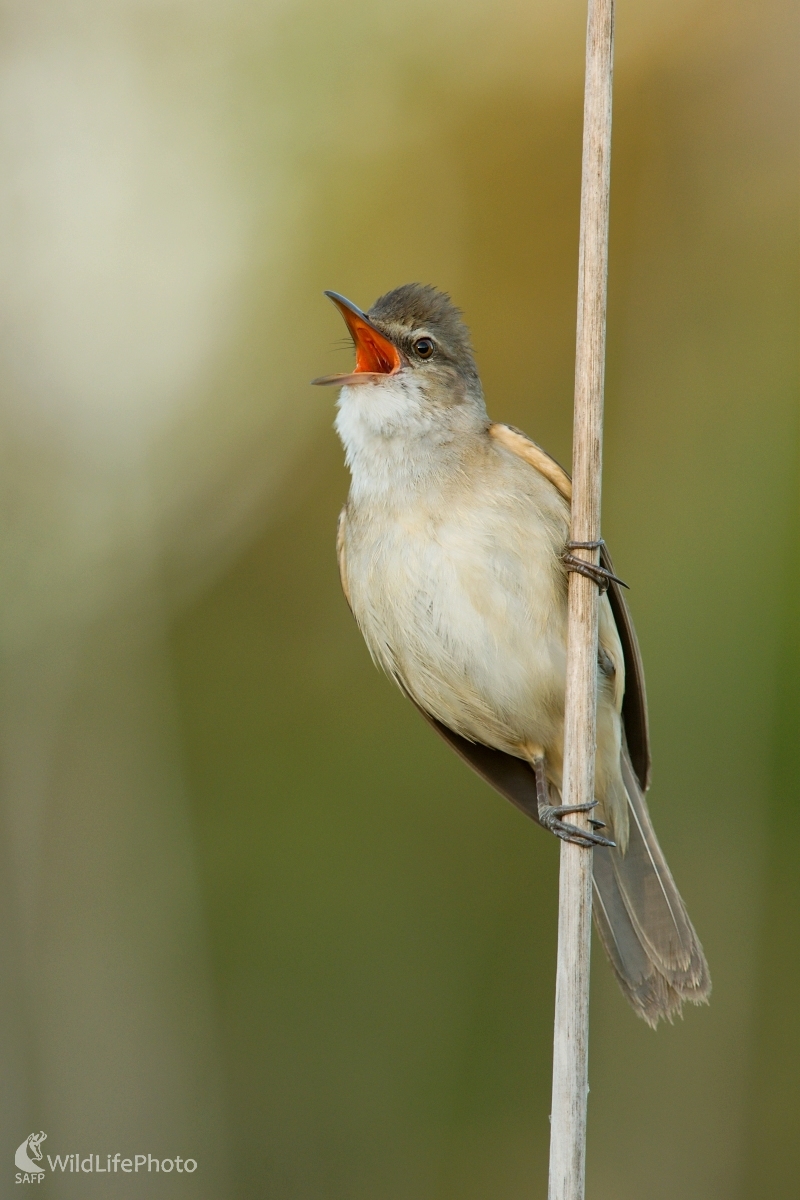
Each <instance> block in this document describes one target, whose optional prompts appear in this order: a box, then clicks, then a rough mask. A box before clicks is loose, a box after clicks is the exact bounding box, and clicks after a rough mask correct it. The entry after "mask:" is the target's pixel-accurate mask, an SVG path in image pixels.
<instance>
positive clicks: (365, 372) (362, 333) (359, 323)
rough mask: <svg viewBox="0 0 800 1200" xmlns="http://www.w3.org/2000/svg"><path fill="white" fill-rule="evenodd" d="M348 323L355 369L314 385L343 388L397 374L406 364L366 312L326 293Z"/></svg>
mask: <svg viewBox="0 0 800 1200" xmlns="http://www.w3.org/2000/svg"><path fill="white" fill-rule="evenodd" d="M325 295H326V296H329V297H330V299H331V300H332V301H333V303H334V304H335V305H336V307H337V308H338V309H339V312H340V313H341V314H342V316H343V317H344V320H345V324H346V325H347V328H348V329H349V330H350V335H351V337H352V339H353V344H354V346H355V348H356V366H355V370H354V371H352V372H351V373H350V374H346V375H322V376H321V377H320V378H319V379H312V381H311V382H312V383H318V384H323V385H325V384H333V385H334V386H336V387H342V386H343V385H344V384H346V383H368V382H370V381H371V380H375V379H377V378H379V377H380V376H382V375H394V374H395V372H396V371H399V370H400V367H401V366H402V365H403V360H402V359H401V357H400V351H399V350H398V349H397V347H396V346H394V345H393V344H392V343H391V342H390V341H389V339H388V338H387V337H384V335H383V334H382V333H381V332H380V330H378V329H376V328H375V326H374V325H373V324H372V322H371V321H370V319H369V317H368V316H367V315H366V313H363V312H362V311H361V309H360V308H356V306H355V304H351V303H350V301H349V300H345V298H344V296H340V295H339V293H338V292H326V293H325Z"/></svg>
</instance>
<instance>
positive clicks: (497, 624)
mask: <svg viewBox="0 0 800 1200" xmlns="http://www.w3.org/2000/svg"><path fill="white" fill-rule="evenodd" d="M348 578H349V583H350V590H351V601H352V604H353V609H354V612H355V615H356V618H357V620H358V622H359V625H360V626H361V629H362V632H363V634H364V638H365V640H366V642H367V644H368V646H369V648H370V651H371V653H372V655H373V657H374V658H375V659H376V661H377V662H378V663H379V664H380V665H381V666H382V667H383V668H384V669H385V670H386V671H387V673H388V674H390V675H392V676H394V677H395V678H396V679H397V681H398V682H399V683H400V684H401V686H402V687H403V688H404V689H405V690H406V691H407V692H408V693H409V694H410V695H411V697H412V698H413V699H414V700H415V701H416V702H417V703H418V704H419V705H420V706H421V707H422V708H424V709H425V710H426V711H427V712H429V713H431V714H432V715H433V716H435V717H436V718H437V719H438V720H440V721H442V722H443V723H444V724H445V725H447V726H448V727H449V728H451V729H454V730H455V731H456V732H458V733H461V734H463V735H464V736H466V737H468V738H471V739H473V740H475V741H480V742H484V743H485V744H487V745H491V746H495V747H497V748H498V749H503V750H507V751H509V752H511V753H519V751H520V747H521V746H522V745H525V744H529V745H530V744H538V745H542V746H547V745H549V744H552V742H553V740H554V739H558V740H560V730H561V722H562V720H563V704H564V678H565V643H566V638H565V630H566V604H565V589H564V583H563V575H562V574H561V572H560V569H559V567H558V561H557V556H556V551H555V546H554V545H553V543H552V541H551V540H550V539H549V538H548V537H547V534H546V532H542V531H541V530H538V529H537V530H532V531H531V534H530V537H523V538H520V536H519V531H518V530H517V531H514V534H513V536H512V537H510V538H509V536H508V532H507V526H506V525H504V524H501V525H500V526H499V527H495V526H494V525H493V523H492V522H481V521H474V520H473V521H472V522H470V523H465V522H456V521H454V522H452V523H451V524H447V523H442V522H437V524H436V525H435V526H431V524H426V523H424V522H422V523H421V527H420V526H415V525H414V524H413V523H412V522H409V521H406V522H396V523H393V524H392V525H390V526H389V527H387V528H384V529H382V530H381V533H380V536H378V537H376V538H374V539H370V540H369V544H365V545H363V546H362V547H361V548H360V549H359V550H358V551H357V560H356V561H353V562H352V565H351V560H350V553H349V552H348Z"/></svg>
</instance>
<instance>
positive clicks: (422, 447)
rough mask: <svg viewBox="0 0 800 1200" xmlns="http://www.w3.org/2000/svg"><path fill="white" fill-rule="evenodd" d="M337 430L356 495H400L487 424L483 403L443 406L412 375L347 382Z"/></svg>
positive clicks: (435, 472)
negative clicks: (370, 381)
mask: <svg viewBox="0 0 800 1200" xmlns="http://www.w3.org/2000/svg"><path fill="white" fill-rule="evenodd" d="M338 408H339V412H338V414H337V416H336V432H337V433H338V435H339V437H340V439H341V441H342V445H343V446H344V450H345V461H346V463H347V466H348V467H349V469H350V474H351V476H352V485H351V494H352V496H353V498H354V499H355V500H367V499H372V500H377V499H380V498H382V499H383V500H384V501H385V500H387V499H394V498H395V497H396V498H397V499H398V500H399V501H402V497H403V495H404V494H405V493H407V492H408V491H409V490H413V491H418V490H419V489H420V487H425V486H426V485H429V484H430V483H432V482H433V481H434V479H435V478H436V477H437V476H440V475H441V472H442V470H443V469H446V464H447V461H448V460H450V459H455V458H457V457H458V456H459V454H460V449H461V446H463V441H464V438H465V436H468V435H469V434H472V433H475V432H477V431H478V430H479V429H480V428H482V427H483V426H485V423H486V415H485V410H484V411H483V413H481V411H480V410H481V408H482V406H478V405H476V404H474V403H470V402H465V403H461V404H454V405H452V406H449V405H445V406H439V405H436V404H435V403H433V402H432V401H431V400H430V398H429V397H428V396H427V395H426V393H425V390H424V388H423V386H422V383H421V381H420V380H417V379H414V378H413V376H411V377H409V376H404V377H397V376H394V377H393V376H387V378H386V380H385V381H380V382H375V383H359V384H356V385H355V386H352V385H350V386H346V387H343V388H342V390H341V393H340V395H339V400H338Z"/></svg>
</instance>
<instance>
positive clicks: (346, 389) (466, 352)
mask: <svg viewBox="0 0 800 1200" xmlns="http://www.w3.org/2000/svg"><path fill="white" fill-rule="evenodd" d="M325 295H326V296H328V297H330V299H331V300H332V301H333V302H334V304H335V305H336V306H337V308H338V309H339V311H340V313H341V314H342V316H343V317H344V320H345V323H346V325H347V328H348V330H349V331H350V335H351V337H352V339H353V344H354V346H355V352H356V363H355V368H354V369H353V370H352V371H351V372H349V373H346V374H342V375H325V376H323V377H322V378H321V379H315V380H314V383H317V384H330V385H333V386H336V387H341V388H342V393H341V397H340V401H339V407H340V409H341V414H340V422H339V427H340V432H342V423H343V422H342V420H341V416H342V415H344V413H345V412H347V413H348V414H349V417H350V418H352V422H351V421H350V420H347V421H345V422H344V423H345V424H347V425H350V424H351V423H352V424H354V425H363V426H364V432H365V433H366V432H367V431H370V432H371V433H372V434H373V435H376V434H378V435H382V436H384V437H392V436H398V435H399V436H403V435H405V436H409V435H414V434H423V433H425V432H426V431H431V432H432V431H434V430H439V431H444V430H447V429H450V430H452V431H456V430H458V429H466V428H472V427H474V426H475V424H476V422H477V423H480V424H485V422H486V409H485V406H484V402H483V393H482V391H481V384H480V380H479V378H478V371H477V368H476V366H475V359H474V357H473V354H472V346H471V344H470V337H469V331H468V329H467V327H466V325H465V324H464V322H463V320H462V318H461V313H460V312H459V310H458V309H457V308H456V306H455V305H454V304H453V302H452V301H451V299H450V297H449V296H447V295H445V293H444V292H439V291H437V290H436V288H433V287H428V286H426V285H424V284H420V283H407V284H404V285H403V287H399V288H395V290H394V291H392V292H387V293H386V295H385V296H381V297H380V299H379V300H376V301H375V303H374V304H373V305H372V307H371V308H370V309H369V311H368V312H366V313H364V312H362V311H361V309H359V308H356V306H355V305H354V304H352V303H351V302H350V301H349V300H346V299H345V298H344V296H340V295H338V294H337V293H336V292H326V293H325Z"/></svg>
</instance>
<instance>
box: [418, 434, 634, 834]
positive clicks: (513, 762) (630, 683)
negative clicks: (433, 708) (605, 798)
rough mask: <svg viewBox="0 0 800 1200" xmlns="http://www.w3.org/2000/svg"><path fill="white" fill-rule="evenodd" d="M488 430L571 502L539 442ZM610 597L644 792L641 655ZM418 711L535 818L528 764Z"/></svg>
mask: <svg viewBox="0 0 800 1200" xmlns="http://www.w3.org/2000/svg"><path fill="white" fill-rule="evenodd" d="M489 434H490V436H491V437H493V438H495V440H496V441H498V442H499V443H500V445H502V446H505V448H506V449H507V450H510V451H511V453H512V454H516V455H517V456H518V457H519V458H521V459H524V461H525V462H527V463H529V464H530V465H531V466H532V467H533V468H534V469H535V470H537V471H539V473H540V474H541V475H544V477H545V478H546V479H549V480H550V482H551V483H552V484H553V486H554V487H555V488H557V489H558V491H559V492H560V493H561V495H562V496H563V497H564V499H565V500H567V501H571V500H572V480H571V479H570V477H569V475H568V474H567V472H566V471H565V470H564V468H563V467H562V466H561V465H560V464H559V463H557V462H556V460H555V459H554V458H551V457H550V455H549V454H547V452H546V451H544V450H542V448H541V446H537V445H536V443H535V442H532V441H531V439H530V438H529V437H527V436H526V435H525V434H524V433H522V432H521V431H520V430H519V429H514V428H513V427H512V426H511V425H501V424H494V425H490V426H489ZM601 557H602V562H603V566H605V567H608V569H609V570H612V571H613V567H612V565H611V558H610V556H609V554H608V552H607V551H606V550H605V548H604V549H603V552H602V556H601ZM608 599H609V602H610V604H611V611H612V613H613V614H614V621H615V623H616V626H617V632H618V633H619V639H620V642H621V644H622V653H623V656H624V659H625V696H624V698H623V701H622V720H623V725H624V728H625V738H626V741H627V743H628V751H629V753H630V757H631V762H632V764H633V768H634V771H635V773H636V777H637V779H638V780H639V783H640V785H641V788H642V790H643V791H646V790H647V788H648V787H649V785H650V735H649V728H648V723H647V696H646V693H645V687H644V667H643V665H642V656H641V653H640V651H639V643H638V641H637V639H636V630H635V629H634V627H633V621H632V620H631V615H630V613H629V611H628V606H627V604H626V603H625V597H624V595H623V593H622V588H621V587H620V586H619V584H618V583H612V584H611V586H610V587H609V589H608ZM417 707H419V706H417ZM420 712H422V715H423V717H424V718H425V720H426V721H427V722H428V723H429V724H430V725H432V726H433V728H434V729H435V730H436V732H437V733H438V734H439V736H440V737H441V738H443V739H444V740H445V741H446V742H447V743H448V745H449V746H451V747H452V749H453V750H455V752H456V754H458V756H459V757H460V758H463V759H464V761H465V762H467V763H468V764H469V765H470V766H471V767H472V769H473V771H475V772H476V774H478V775H480V776H481V778H482V779H485V780H486V782H487V783H490V784H491V785H492V787H493V788H494V789H495V790H496V791H498V792H499V793H500V795H501V796H505V797H506V799H507V800H510V801H511V803H512V804H515V805H516V806H517V808H520V809H521V810H522V811H523V812H524V813H526V814H527V815H528V816H529V817H533V819H534V820H536V819H537V818H536V814H537V806H536V788H535V784H534V778H533V772H532V771H531V770H530V768H529V767H528V765H527V763H525V762H523V761H522V760H521V759H519V758H514V757H513V756H512V755H510V754H504V753H503V752H502V751H501V750H490V749H489V748H488V747H487V746H481V745H478V744H476V743H474V742H469V741H467V739H466V738H463V737H461V736H460V735H459V734H457V733H453V731H452V729H448V728H447V727H446V726H445V725H442V723H441V722H440V721H437V720H436V719H435V718H434V717H431V716H430V715H429V714H428V713H426V712H424V711H423V710H422V709H420Z"/></svg>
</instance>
